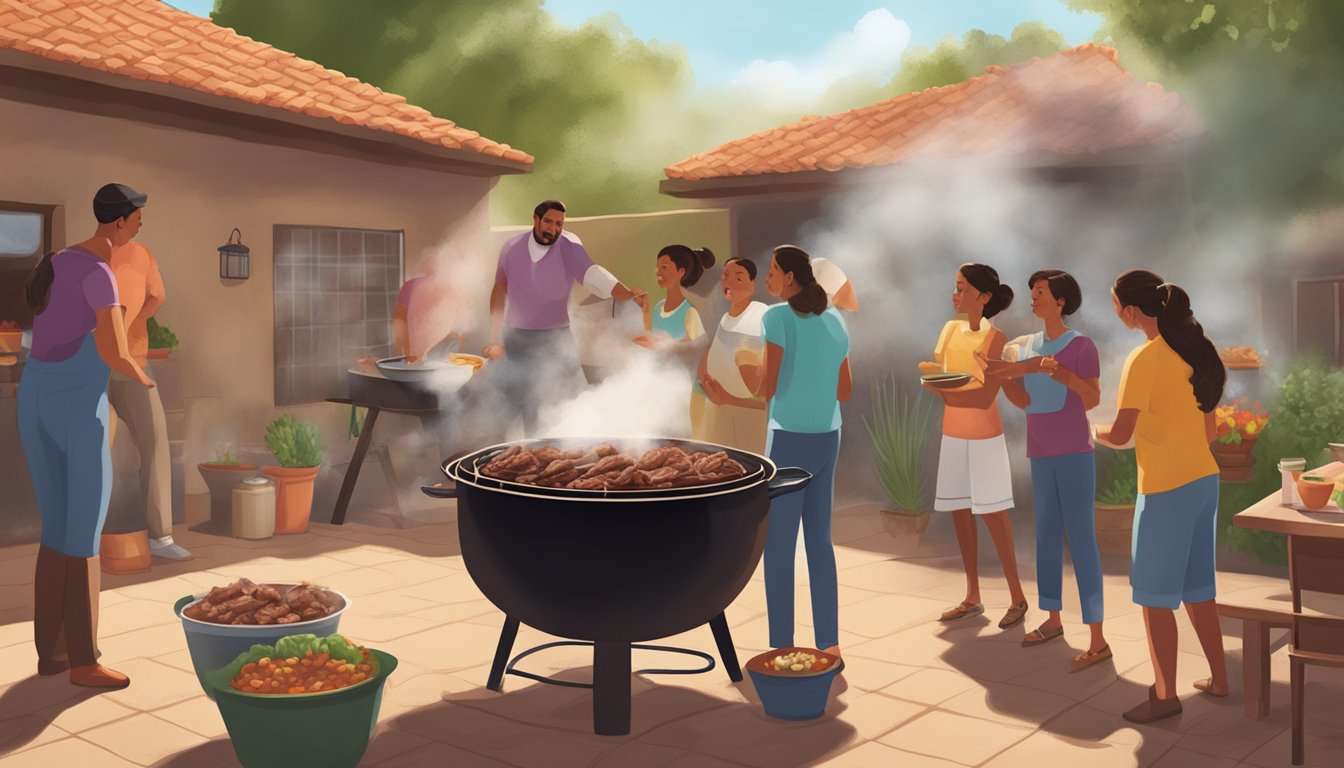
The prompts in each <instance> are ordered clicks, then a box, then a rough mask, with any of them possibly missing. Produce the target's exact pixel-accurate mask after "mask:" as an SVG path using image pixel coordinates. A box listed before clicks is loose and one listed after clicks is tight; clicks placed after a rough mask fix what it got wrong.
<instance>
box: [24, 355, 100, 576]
mask: <svg viewBox="0 0 1344 768" xmlns="http://www.w3.org/2000/svg"><path fill="white" fill-rule="evenodd" d="M109 373H110V369H109V368H108V367H107V364H106V363H104V362H103V360H102V358H101V357H99V356H98V348H97V346H96V345H95V344H94V341H93V334H92V333H90V334H89V335H88V336H86V337H85V338H84V342H83V344H81V345H80V347H79V351H77V352H75V354H74V355H72V356H71V357H69V358H68V359H66V360H62V361H60V362H57V363H49V362H45V361H43V360H34V359H32V358H29V359H28V362H27V363H26V364H25V365H24V368H23V377H22V378H21V379H20V380H19V403H18V405H19V413H18V422H19V438H20V439H21V440H22V441H23V456H24V458H25V459H27V460H28V472H29V473H30V474H31V475H32V477H33V491H34V493H35V494H36V495H37V506H38V508H39V509H40V510H41V513H42V545H43V546H45V547H49V548H51V549H54V550H57V551H58V552H61V553H62V554H66V555H69V556H71V557H93V556H94V555H97V554H98V538H99V536H101V535H102V533H103V522H104V521H105V520H106V519H107V504H108V501H109V500H111V497H112V452H111V450H110V448H109V446H108V424H107V421H108V411H107V378H108V374H109Z"/></svg>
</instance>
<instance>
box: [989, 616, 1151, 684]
mask: <svg viewBox="0 0 1344 768" xmlns="http://www.w3.org/2000/svg"><path fill="white" fill-rule="evenodd" d="M1064 628H1065V635H1064V641H1067V643H1068V644H1067V645H1066V644H1065V643H1064V642H1061V641H1060V640H1053V641H1051V642H1050V643H1049V644H1047V645H1043V646H1041V647H1039V648H1031V649H1024V650H1023V652H1024V653H1035V654H1041V655H1045V656H1048V657H1049V659H1050V661H1051V663H1050V664H1048V665H1047V666H1045V667H1042V668H1040V669H1035V670H1032V671H1030V672H1025V673H1023V674H1021V675H1019V676H1017V677H1013V678H1010V679H1009V680H1008V682H1010V683H1013V684H1014V685H1020V686H1023V687H1024V688H1035V689H1037V690H1041V691H1046V692H1048V693H1054V694H1058V695H1060V696H1067V697H1069V698H1070V699H1073V700H1074V701H1086V700H1087V699H1090V698H1092V697H1093V696H1095V695H1096V694H1098V693H1100V692H1101V691H1103V690H1105V688H1106V687H1107V686H1108V685H1110V684H1111V683H1113V682H1115V681H1116V680H1117V679H1118V677H1119V675H1120V671H1121V670H1123V669H1133V668H1134V667H1135V666H1137V665H1138V664H1140V663H1142V662H1147V661H1148V644H1147V643H1143V642H1139V641H1137V640H1128V639H1124V640H1121V639H1118V638H1113V637H1108V638H1107V639H1106V642H1107V644H1108V645H1110V646H1111V653H1112V654H1113V655H1112V657H1111V658H1110V659H1108V660H1107V661H1103V662H1100V663H1097V664H1094V665H1093V666H1091V667H1088V668H1087V669H1085V670H1082V671H1081V672H1070V671H1069V668H1070V667H1069V664H1070V662H1071V661H1072V660H1073V657H1074V656H1077V655H1078V654H1080V653H1083V652H1085V651H1086V650H1087V646H1088V644H1089V643H1090V641H1091V638H1090V635H1089V634H1088V631H1087V629H1086V628H1079V627H1070V626H1069V625H1067V624H1066V625H1065V627H1064ZM1070 630H1072V631H1070Z"/></svg>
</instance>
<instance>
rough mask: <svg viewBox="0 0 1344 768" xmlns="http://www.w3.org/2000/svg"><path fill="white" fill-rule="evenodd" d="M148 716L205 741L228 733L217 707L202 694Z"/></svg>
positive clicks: (157, 710) (155, 711)
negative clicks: (193, 734) (184, 729)
mask: <svg viewBox="0 0 1344 768" xmlns="http://www.w3.org/2000/svg"><path fill="white" fill-rule="evenodd" d="M150 714H152V715H154V716H155V717H157V718H159V719H160V720H164V721H167V722H169V723H172V724H174V725H178V726H181V727H183V728H186V729H187V730H189V731H191V732H193V733H197V734H200V735H201V736H204V737H205V738H207V739H218V738H220V737H223V736H227V735H228V733H229V731H228V729H227V728H225V727H224V718H223V717H221V716H220V714H219V707H218V706H217V705H216V704H215V702H213V701H211V700H210V699H209V698H208V697H207V696H206V695H205V694H204V693H202V694H201V695H199V696H195V697H193V698H190V699H187V700H186V701H183V702H180V703H178V704H173V705H171V706H167V707H163V708H162V709H156V710H154V711H153V712H151V713H150Z"/></svg>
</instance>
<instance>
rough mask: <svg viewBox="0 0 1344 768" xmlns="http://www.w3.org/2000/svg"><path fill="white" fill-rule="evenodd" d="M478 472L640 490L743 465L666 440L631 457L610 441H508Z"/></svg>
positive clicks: (732, 472)
mask: <svg viewBox="0 0 1344 768" xmlns="http://www.w3.org/2000/svg"><path fill="white" fill-rule="evenodd" d="M479 471H480V472H481V474H483V475H487V476H489V477H493V478H496V479H500V480H511V481H514V482H518V483H524V484H528V485H538V486H542V487H545V488H571V489H576V490H624V491H630V490H643V489H657V488H681V487H687V486H694V485H705V484H708V483H719V482H723V481H725V480H733V479H735V478H738V477H742V476H743V475H745V474H746V472H747V471H746V468H745V467H743V466H742V465H741V464H739V463H738V462H736V461H734V460H733V459H732V458H731V457H730V456H729V455H728V454H727V452H725V451H718V452H716V453H709V452H706V451H686V450H684V449H682V448H680V447H678V446H675V445H669V446H664V447H661V448H653V449H651V450H647V451H645V452H644V453H643V454H640V455H639V456H638V458H634V457H632V456H631V455H629V454H625V453H621V452H620V451H619V450H618V449H617V448H616V447H615V446H612V445H608V444H603V445H599V446H597V447H595V448H592V449H590V450H586V451H584V450H569V451H562V450H560V449H559V448H556V447H554V446H549V445H548V446H543V447H541V448H537V449H536V450H533V449H530V448H525V447H523V446H518V445H514V446H510V447H509V448H508V449H507V450H505V451H504V452H502V453H500V454H499V455H498V456H496V457H495V458H494V459H492V460H491V461H489V462H487V463H486V464H485V465H484V466H481V467H480V469H479Z"/></svg>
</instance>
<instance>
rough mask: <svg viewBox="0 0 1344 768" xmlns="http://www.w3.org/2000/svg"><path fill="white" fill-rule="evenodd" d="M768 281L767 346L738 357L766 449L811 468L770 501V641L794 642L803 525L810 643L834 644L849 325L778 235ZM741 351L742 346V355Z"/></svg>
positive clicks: (849, 383)
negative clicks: (796, 488)
mask: <svg viewBox="0 0 1344 768" xmlns="http://www.w3.org/2000/svg"><path fill="white" fill-rule="evenodd" d="M765 288H766V290H767V291H769V293H770V295H771V296H778V297H779V298H781V299H784V301H785V303H783V304H775V305H774V306H771V307H770V308H769V309H767V310H766V311H765V314H764V315H763V317H762V325H763V326H764V333H765V354H764V357H763V359H762V360H761V363H760V364H759V365H755V364H752V363H750V362H744V361H740V362H739V370H740V371H741V374H742V379H743V381H745V382H746V383H747V386H748V388H749V389H751V391H752V392H753V393H755V394H756V395H757V396H759V397H762V398H764V399H765V400H766V401H768V403H769V422H768V424H769V432H768V433H767V436H766V440H765V452H766V454H767V455H768V456H769V457H770V458H771V459H772V460H773V461H774V462H775V464H777V465H779V466H788V467H802V468H803V469H806V470H807V471H808V472H811V473H812V482H810V483H809V484H808V486H807V488H805V489H804V490H803V492H802V493H794V494H789V495H787V496H781V497H779V498H778V499H775V500H774V501H773V502H771V504H770V522H769V526H768V529H767V532H766V540H765V601H766V611H767V614H768V619H769V624H770V645H771V646H772V647H775V648H786V647H789V646H792V645H793V559H794V551H795V550H796V548H797V545H798V528H799V525H800V524H801V526H802V529H803V545H804V548H805V549H806V551H807V573H808V582H809V585H810V589H811V593H812V626H813V629H814V630H815V632H816V647H817V648H820V649H822V650H824V651H827V652H828V653H835V654H838V653H839V652H840V627H839V600H838V597H837V590H838V587H837V585H836V573H835V549H834V548H833V547H832V545H831V507H832V503H833V501H834V499H833V497H834V491H835V462H836V459H837V458H838V457H839V454H840V403H843V402H846V401H848V400H849V396H850V394H851V392H852V391H853V388H854V381H853V376H852V374H851V372H850V369H849V330H848V329H847V328H846V327H845V321H844V319H842V318H841V317H840V313H839V312H838V311H836V310H835V309H834V308H828V307H827V302H826V291H825V289H823V288H822V287H821V286H820V285H819V284H818V283H817V280H816V278H815V277H814V276H813V275H812V265H811V264H810V257H809V256H808V255H807V252H806V251H804V250H803V249H801V248H798V247H797V246H793V245H781V246H779V247H778V248H775V251H774V255H773V257H772V258H771V259H770V271H769V272H768V273H767V274H766V276H765ZM744 357H745V356H744Z"/></svg>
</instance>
